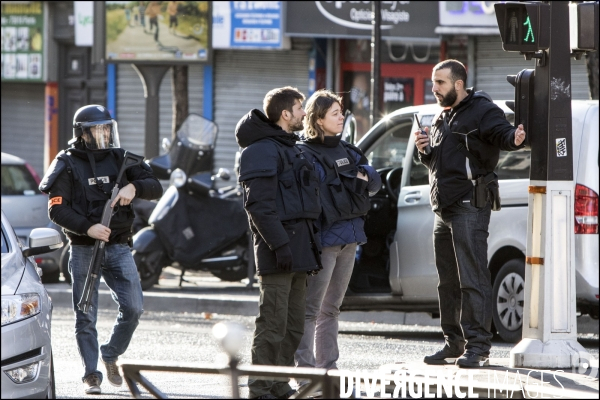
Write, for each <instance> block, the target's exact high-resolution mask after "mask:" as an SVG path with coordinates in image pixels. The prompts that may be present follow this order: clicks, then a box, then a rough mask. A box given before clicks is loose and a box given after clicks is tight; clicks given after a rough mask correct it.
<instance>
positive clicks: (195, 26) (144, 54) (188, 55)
mask: <svg viewBox="0 0 600 400" xmlns="http://www.w3.org/2000/svg"><path fill="white" fill-rule="evenodd" d="M210 24H211V6H210V2H208V1H107V2H106V58H107V60H110V62H119V61H122V62H128V63H143V62H145V63H152V64H155V63H169V64H171V63H177V62H185V63H189V62H193V61H198V62H206V61H208V59H209V52H210V29H209V28H210Z"/></svg>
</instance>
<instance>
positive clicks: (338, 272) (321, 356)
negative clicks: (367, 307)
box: [295, 243, 356, 369]
mask: <svg viewBox="0 0 600 400" xmlns="http://www.w3.org/2000/svg"><path fill="white" fill-rule="evenodd" d="M355 255H356V243H350V244H345V245H343V246H332V247H323V251H322V253H321V263H322V264H323V269H322V270H321V271H319V273H318V274H317V275H314V276H309V277H308V288H307V289H306V314H305V315H306V316H305V320H304V335H303V336H302V341H301V342H300V345H299V346H298V350H296V355H295V360H296V365H297V366H298V367H313V368H314V367H317V368H325V369H337V365H336V362H337V360H338V358H339V357H340V352H339V348H338V330H339V325H338V317H339V315H340V306H341V305H342V300H344V295H345V294H346V289H348V283H350V278H351V277H352V270H353V269H354V257H355Z"/></svg>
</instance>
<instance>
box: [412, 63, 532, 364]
mask: <svg viewBox="0 0 600 400" xmlns="http://www.w3.org/2000/svg"><path fill="white" fill-rule="evenodd" d="M432 81H433V88H432V91H433V93H434V95H435V96H436V99H437V102H438V104H439V105H440V106H442V107H444V109H443V110H442V111H441V112H440V113H438V115H436V116H435V117H434V118H433V122H432V134H431V141H430V140H429V135H423V134H421V132H420V131H416V132H414V135H415V144H416V145H417V148H418V149H419V157H420V159H421V162H423V164H425V165H426V166H427V167H428V168H429V184H430V186H431V189H430V200H431V206H432V209H433V211H434V212H435V223H434V231H433V235H434V241H433V243H434V244H433V247H434V253H435V262H436V267H437V271H438V277H439V283H438V297H439V302H440V318H441V326H442V330H443V332H444V337H445V346H444V348H443V349H442V350H440V351H438V352H437V353H435V354H433V355H430V356H426V357H425V359H424V362H425V363H427V364H445V363H446V362H447V361H446V360H448V359H454V358H457V360H456V364H457V365H458V366H459V367H464V368H474V367H479V366H484V365H488V364H489V353H490V347H491V341H490V340H491V338H492V333H491V332H490V330H491V323H492V307H493V304H492V287H491V278H490V272H489V270H488V267H487V237H488V227H489V222H490V214H491V209H492V203H494V206H496V207H499V198H498V196H494V195H493V193H494V192H495V193H497V188H498V187H497V178H496V177H495V174H494V173H493V170H494V168H495V167H496V164H497V163H498V158H499V155H500V150H501V149H502V150H509V151H511V150H518V149H519V148H521V147H522V144H523V141H524V140H525V131H524V130H523V125H519V126H518V127H517V128H516V129H515V128H514V127H513V126H512V125H511V124H510V123H509V122H508V121H507V120H506V118H505V116H504V112H503V111H502V110H501V109H500V108H499V107H498V106H496V105H495V104H494V103H493V102H492V101H491V99H490V97H489V96H488V95H487V94H485V93H483V92H474V91H473V89H466V88H465V82H466V81H467V72H466V69H465V67H464V65H463V64H461V63H460V62H459V61H456V60H446V61H443V62H441V63H439V64H437V65H436V66H435V67H434V68H433V75H432ZM425 130H426V132H427V133H429V132H428V128H425ZM428 145H430V146H431V151H429V150H426V148H427V146H428ZM426 151H427V154H426ZM478 178H479V179H478Z"/></svg>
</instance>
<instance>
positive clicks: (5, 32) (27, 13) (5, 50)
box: [0, 2, 47, 174]
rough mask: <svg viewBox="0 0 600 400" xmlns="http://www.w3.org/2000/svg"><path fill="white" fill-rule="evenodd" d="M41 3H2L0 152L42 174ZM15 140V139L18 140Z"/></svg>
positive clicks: (44, 13) (44, 14) (43, 76)
mask: <svg viewBox="0 0 600 400" xmlns="http://www.w3.org/2000/svg"><path fill="white" fill-rule="evenodd" d="M46 17H47V11H46V8H45V7H44V5H43V3H42V2H28V4H24V3H22V4H14V3H13V4H10V3H9V2H2V49H1V50H2V68H1V69H0V72H1V77H2V88H1V90H0V91H1V93H2V115H3V116H10V117H3V118H2V151H3V152H5V153H9V154H13V155H16V156H18V157H21V158H24V159H25V160H26V161H27V162H29V163H30V164H31V165H32V166H33V168H34V169H35V170H36V171H37V172H38V174H41V173H42V172H43V170H44V169H43V168H44V165H43V161H44V92H45V88H46V84H45V80H46V76H47V73H46V69H45V68H46V65H45V60H46V59H45V57H44V52H45V46H44V43H45V35H46V30H45V27H46V26H47V21H46ZM17 138H18V140H17Z"/></svg>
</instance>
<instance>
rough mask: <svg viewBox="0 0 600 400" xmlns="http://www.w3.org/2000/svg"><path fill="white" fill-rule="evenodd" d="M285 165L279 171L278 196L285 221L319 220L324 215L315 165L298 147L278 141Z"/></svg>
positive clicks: (278, 204)
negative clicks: (299, 219)
mask: <svg viewBox="0 0 600 400" xmlns="http://www.w3.org/2000/svg"><path fill="white" fill-rule="evenodd" d="M272 141H273V142H274V143H276V145H277V151H278V152H279V156H280V159H281V161H282V162H283V167H282V170H281V171H278V190H277V195H276V197H275V202H276V206H277V213H278V215H279V218H280V220H281V221H287V220H291V219H298V218H308V219H317V218H319V215H320V214H321V201H320V196H319V178H318V177H317V174H316V171H315V170H314V167H313V166H312V164H311V163H310V161H309V160H307V159H306V157H305V155H304V153H303V152H302V151H301V150H300V149H299V148H298V147H297V146H284V145H281V144H280V143H278V142H277V141H275V140H272Z"/></svg>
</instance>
